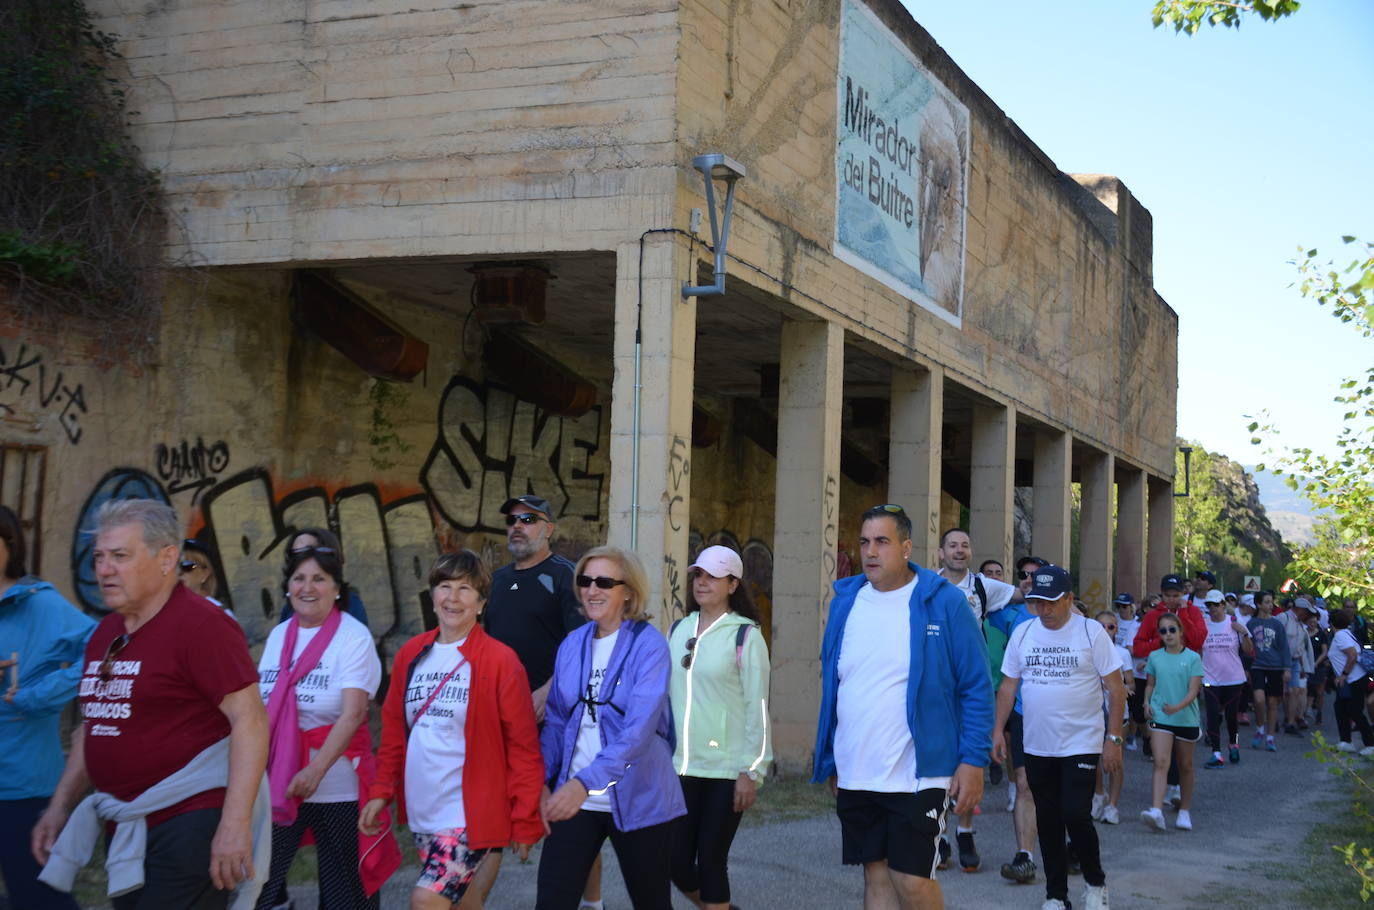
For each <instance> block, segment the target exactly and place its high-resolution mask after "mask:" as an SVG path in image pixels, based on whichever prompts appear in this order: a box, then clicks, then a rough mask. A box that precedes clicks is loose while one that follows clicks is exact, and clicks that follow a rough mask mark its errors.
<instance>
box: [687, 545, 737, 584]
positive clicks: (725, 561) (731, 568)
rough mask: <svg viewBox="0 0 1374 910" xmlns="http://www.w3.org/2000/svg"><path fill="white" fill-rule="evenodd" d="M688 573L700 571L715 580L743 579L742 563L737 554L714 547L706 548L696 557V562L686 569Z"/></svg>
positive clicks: (724, 548)
mask: <svg viewBox="0 0 1374 910" xmlns="http://www.w3.org/2000/svg"><path fill="white" fill-rule="evenodd" d="M687 569H688V571H691V570H692V569H700V570H701V571H703V572H705V573H707V574H708V575H713V576H715V577H716V578H724V577H726V576H727V575H733V576H735V577H736V578H743V577H744V563H743V562H742V561H741V560H740V558H739V554H738V553H736V552H735V551H734V550H732V549H730V548H729V547H722V546H719V545H717V546H714V547H707V548H706V549H704V550H702V551H701V553H700V554H698V555H697V561H696V562H694V563H692V564H691V565H690V566H688V567H687Z"/></svg>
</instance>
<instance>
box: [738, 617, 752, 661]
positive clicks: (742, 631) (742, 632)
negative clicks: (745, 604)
mask: <svg viewBox="0 0 1374 910" xmlns="http://www.w3.org/2000/svg"><path fill="white" fill-rule="evenodd" d="M752 628H754V624H753V623H745V624H744V625H742V626H740V627H739V628H738V629H736V630H735V670H736V671H737V672H743V670H744V640H745V639H746V638H748V637H749V630H750V629H752Z"/></svg>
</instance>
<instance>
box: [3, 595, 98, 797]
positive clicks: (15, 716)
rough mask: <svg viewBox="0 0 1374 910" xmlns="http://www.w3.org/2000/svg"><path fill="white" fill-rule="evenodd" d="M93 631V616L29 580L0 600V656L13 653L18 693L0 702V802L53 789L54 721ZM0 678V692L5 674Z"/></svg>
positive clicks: (57, 754)
mask: <svg viewBox="0 0 1374 910" xmlns="http://www.w3.org/2000/svg"><path fill="white" fill-rule="evenodd" d="M94 629H95V620H94V619H92V618H91V617H89V616H87V615H86V614H85V613H82V612H81V611H80V610H78V609H77V608H76V607H74V606H72V605H71V604H70V603H68V602H67V599H66V598H65V597H63V596H62V595H61V594H59V593H57V589H56V588H54V587H53V586H52V585H50V584H48V583H47V582H46V581H41V580H40V579H37V578H35V577H33V576H32V575H25V576H24V577H23V578H21V579H19V580H18V581H16V582H15V583H14V584H13V585H11V586H10V589H9V590H8V591H6V592H5V596H4V597H0V651H3V652H4V653H2V654H0V657H3V658H5V659H6V660H8V659H9V656H10V654H11V653H12V652H15V651H17V652H19V690H18V691H17V692H15V693H14V700H13V701H5V700H4V699H0V800H8V799H34V798H38V797H48V796H52V793H53V790H54V789H55V788H56V787H57V779H58V778H59V777H61V776H62V767H63V765H65V764H66V760H65V759H64V758H63V756H62V737H61V734H60V731H59V729H58V722H59V718H60V715H61V713H62V708H63V707H64V706H65V705H66V704H67V702H69V701H71V700H72V698H73V697H74V696H75V695H76V686H77V683H78V682H80V680H81V670H82V662H83V660H84V657H85V653H86V641H87V639H89V638H90V637H91V632H92V631H93V630H94ZM63 664H67V665H68V666H66V667H64V666H62V665H63ZM0 680H3V682H2V683H0V690H4V689H8V688H9V671H5V672H3V673H0Z"/></svg>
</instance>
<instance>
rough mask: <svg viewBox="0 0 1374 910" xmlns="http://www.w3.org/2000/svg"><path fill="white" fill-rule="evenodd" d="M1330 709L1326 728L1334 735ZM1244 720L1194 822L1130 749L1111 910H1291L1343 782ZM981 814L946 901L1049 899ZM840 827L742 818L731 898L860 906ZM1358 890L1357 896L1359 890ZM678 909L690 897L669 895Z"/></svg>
mask: <svg viewBox="0 0 1374 910" xmlns="http://www.w3.org/2000/svg"><path fill="white" fill-rule="evenodd" d="M1332 726H1333V724H1332V723H1331V721H1330V719H1329V718H1328V721H1327V727H1328V730H1327V735H1328V736H1331V737H1332V738H1334V735H1333V734H1334V730H1331V729H1329V728H1331V727H1332ZM1249 732H1250V729H1249V728H1242V733H1243V734H1244V736H1243V739H1242V746H1243V747H1242V749H1241V753H1242V754H1241V762H1240V764H1239V765H1235V766H1231V765H1228V766H1227V767H1226V768H1224V769H1222V770H1220V771H1206V770H1203V769H1202V767H1201V765H1202V762H1203V761H1204V760H1205V759H1206V757H1207V753H1206V752H1205V751H1204V749H1203V747H1202V746H1201V745H1199V747H1198V752H1197V763H1198V772H1197V774H1198V785H1197V792H1196V794H1195V798H1194V803H1193V824H1194V830H1193V831H1191V832H1187V831H1177V830H1174V829H1173V827H1172V824H1173V813H1167V814H1168V816H1169V820H1170V828H1169V830H1168V831H1164V832H1158V831H1154V830H1152V829H1147V828H1146V827H1145V826H1144V825H1143V824H1141V822H1140V821H1139V813H1140V810H1141V809H1142V808H1144V807H1146V806H1147V805H1148V799H1147V796H1146V794H1147V793H1148V786H1149V775H1150V770H1151V765H1150V764H1149V763H1148V762H1146V761H1145V760H1144V759H1142V758H1141V756H1140V753H1138V752H1127V753H1126V783H1125V791H1124V792H1123V794H1122V798H1121V804H1120V805H1121V816H1122V823H1121V824H1120V825H1118V826H1115V827H1113V826H1109V825H1099V826H1098V831H1099V834H1100V837H1101V843H1102V857H1103V864H1104V866H1105V868H1106V870H1107V881H1108V886H1109V889H1110V892H1111V903H1112V907H1113V908H1114V910H1129V908H1146V907H1148V908H1156V907H1176V908H1199V910H1200V908H1214V907H1217V906H1240V907H1247V906H1248V907H1264V908H1265V910H1285V908H1294V910H1299V908H1300V905H1299V904H1298V903H1297V898H1296V897H1295V890H1296V889H1295V886H1294V884H1293V883H1292V882H1290V881H1288V880H1286V879H1283V878H1272V879H1271V878H1269V877H1266V875H1265V873H1264V869H1265V868H1266V866H1265V864H1266V863H1270V864H1276V863H1287V864H1291V863H1293V862H1295V861H1296V862H1303V860H1302V859H1301V850H1302V847H1301V844H1302V840H1303V838H1304V837H1306V835H1307V833H1308V832H1309V831H1310V830H1311V829H1312V826H1313V825H1314V824H1316V823H1317V822H1318V821H1321V820H1322V818H1323V814H1324V811H1325V810H1324V809H1323V803H1329V802H1330V801H1332V800H1335V799H1338V798H1339V795H1340V787H1339V782H1338V781H1337V780H1336V778H1334V777H1333V776H1332V775H1330V774H1329V773H1327V772H1326V770H1325V769H1324V768H1323V767H1322V766H1320V765H1318V764H1317V763H1316V762H1315V761H1313V760H1311V759H1307V758H1304V757H1303V752H1304V751H1306V749H1307V748H1309V746H1308V744H1307V741H1306V740H1305V739H1303V740H1299V739H1298V738H1296V737H1292V736H1284V737H1282V738H1281V741H1280V743H1279V746H1280V751H1279V752H1278V753H1276V754H1270V753H1266V752H1255V751H1252V750H1250V749H1249V748H1245V747H1244V746H1245V744H1246V743H1248V741H1249ZM982 809H983V814H982V815H981V816H980V817H978V818H977V819H976V822H975V824H976V827H977V831H978V838H977V839H978V848H979V850H980V852H981V853H982V855H983V864H984V866H983V871H981V872H978V873H975V874H966V873H964V872H960V871H957V870H954V871H949V872H942V873H940V882H941V884H942V885H943V886H944V893H945V902H946V906H947V907H949V908H950V910H959V908H968V910H974V908H988V907H997V908H1005V910H1014V908H1039V906H1040V904H1041V902H1042V901H1043V900H1044V884H1043V878H1042V879H1040V880H1038V881H1037V882H1036V883H1035V884H1033V885H1015V884H1012V883H1010V882H1007V881H1004V880H1003V879H1002V878H1001V877H1000V875H999V874H998V870H999V869H1000V867H1001V864H1002V863H1003V862H1005V861H1007V860H1009V859H1010V858H1011V855H1012V853H1013V852H1014V849H1015V848H1014V842H1013V839H1012V834H1011V814H1010V813H1009V812H1007V801H1006V787H1005V785H1001V786H998V787H990V788H988V790H987V792H986V794H985V796H984V798H983V804H982ZM839 849H840V833H839V825H838V823H837V822H836V821H835V818H834V816H833V815H831V814H828V813H826V814H823V815H820V816H817V817H814V818H807V819H801V820H795V821H785V822H777V823H774V824H769V825H761V826H759V827H754V828H744V829H742V830H741V831H740V833H739V836H738V837H737V838H736V840H735V846H734V849H733V851H732V852H731V864H730V868H731V882H732V885H733V890H734V895H733V901H734V903H736V904H738V905H740V906H741V907H743V908H745V910H757V908H780V910H809V908H820V907H855V908H857V907H860V906H862V882H861V874H860V872H859V871H858V870H857V869H854V868H849V867H845V866H842V865H841V864H840V861H839ZM603 856H604V857H605V884H606V888H605V897H606V906H607V907H608V908H609V910H628V908H629V901H628V900H627V899H626V897H625V893H624V888H623V887H622V886H621V884H620V873H619V870H618V869H617V867H616V863H615V854H614V852H613V851H612V850H611V849H610V847H609V845H607V847H606V849H605V850H604V852H603ZM536 869H537V851H536V854H535V855H534V856H532V858H531V862H530V863H529V864H527V865H521V864H519V863H517V862H514V861H512V860H510V858H509V857H507V862H506V864H505V866H504V867H503V868H502V870H501V877H500V879H499V880H498V882H497V886H496V890H495V891H494V892H493V894H492V898H491V901H490V902H489V903H488V904H487V906H488V908H490V910H515V908H528V907H531V906H533V905H534V888H535V870H536ZM413 876H414V870H402V871H401V872H399V873H397V874H396V875H395V876H394V877H393V878H392V880H391V882H390V883H388V885H387V887H386V889H385V890H384V892H383V898H382V907H383V908H385V910H391V908H403V907H406V906H407V905H408V902H409V892H410V888H411V885H412V884H413V882H414V877H413ZM1069 887H1070V897H1071V898H1072V899H1073V901H1074V904H1075V906H1078V905H1079V904H1080V900H1079V898H1080V892H1081V890H1082V880H1081V879H1078V878H1071V879H1070V882H1069ZM292 896H293V899H294V901H295V905H296V908H297V910H313V908H314V907H315V893H314V888H313V886H302V887H293V888H292ZM1352 900H1353V895H1352ZM674 901H675V903H674V905H673V906H674V907H675V908H680V910H690V907H691V905H690V904H689V903H688V902H687V901H685V900H684V899H682V898H681V897H680V896H678V895H674Z"/></svg>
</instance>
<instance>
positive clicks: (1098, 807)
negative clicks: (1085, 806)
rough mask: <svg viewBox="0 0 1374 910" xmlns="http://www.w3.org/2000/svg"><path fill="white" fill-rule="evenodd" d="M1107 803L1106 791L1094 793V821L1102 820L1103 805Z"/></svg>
mask: <svg viewBox="0 0 1374 910" xmlns="http://www.w3.org/2000/svg"><path fill="white" fill-rule="evenodd" d="M1105 805H1107V794H1105V793H1094V794H1093V808H1092V817H1093V821H1095V822H1100V821H1102V807H1103V806H1105Z"/></svg>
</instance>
